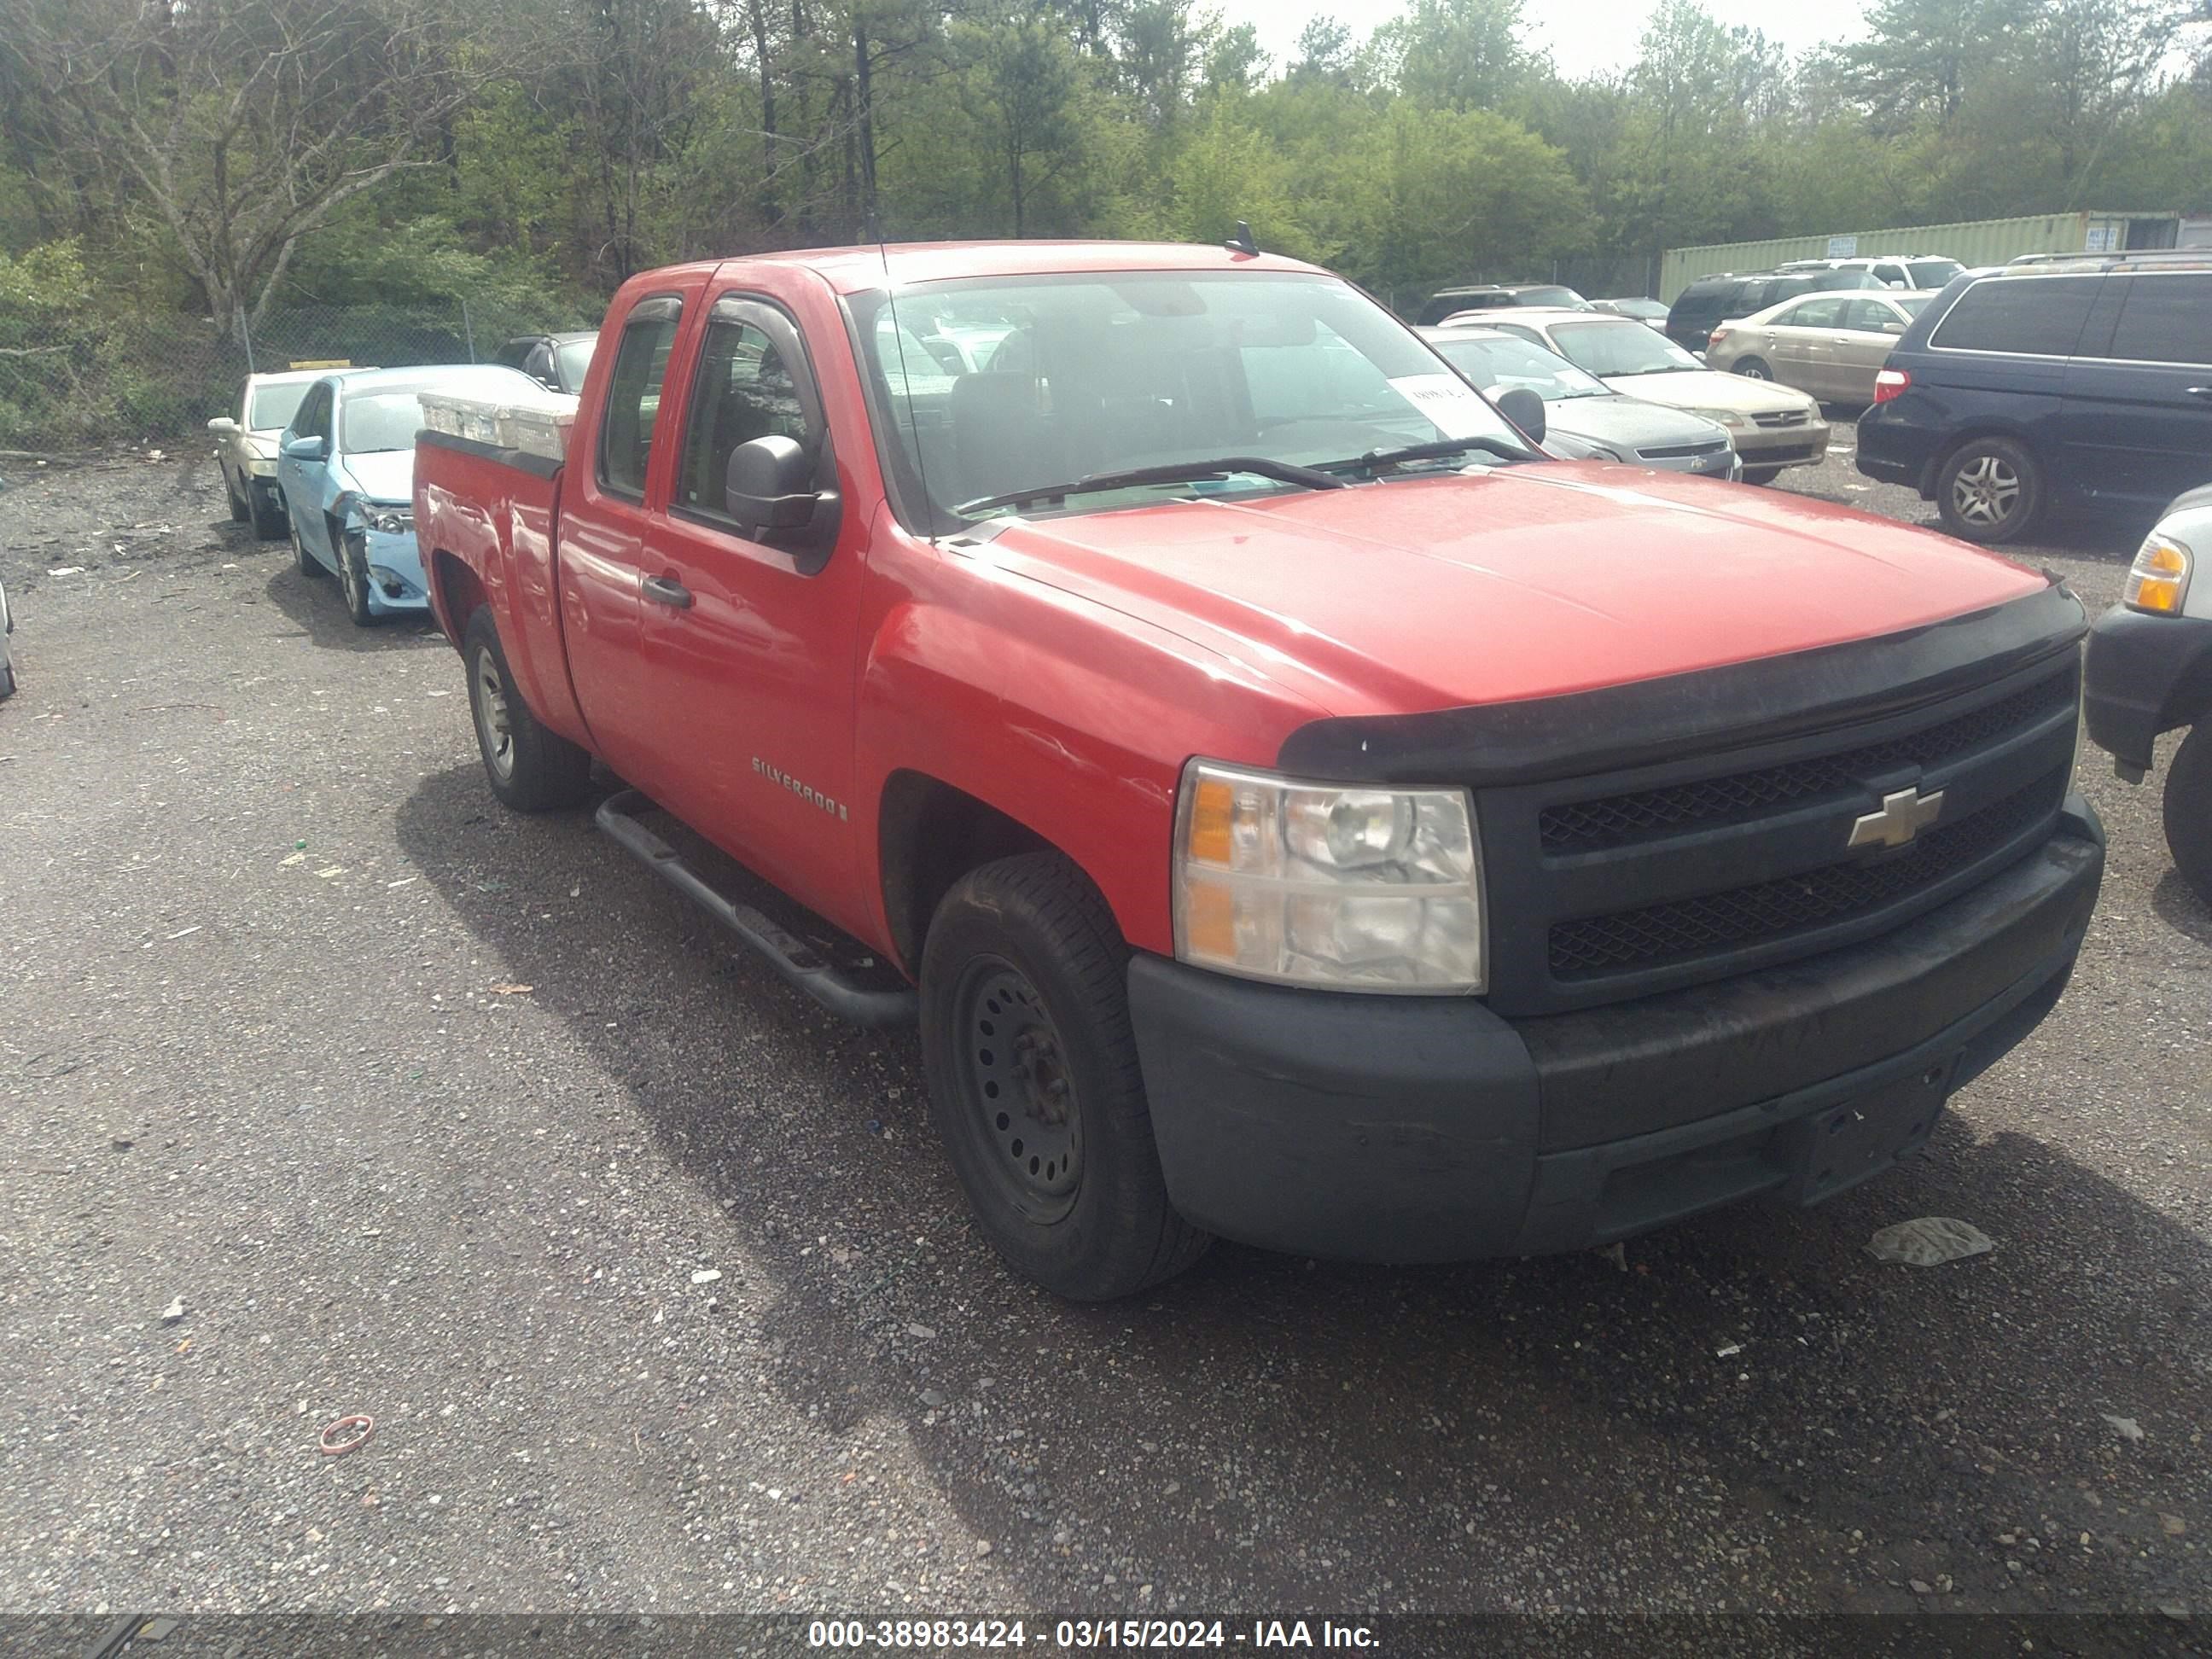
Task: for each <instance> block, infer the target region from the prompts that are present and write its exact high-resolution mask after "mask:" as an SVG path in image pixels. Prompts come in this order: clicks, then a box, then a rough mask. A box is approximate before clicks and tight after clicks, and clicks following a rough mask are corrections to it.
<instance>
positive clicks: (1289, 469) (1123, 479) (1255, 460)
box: [952, 455, 1344, 517]
mask: <svg viewBox="0 0 2212 1659" xmlns="http://www.w3.org/2000/svg"><path fill="white" fill-rule="evenodd" d="M1239 472H1249V473H1251V474H1252V475H1253V476H1254V477H1261V478H1272V479H1273V480H1274V481H1275V482H1276V483H1287V484H1301V485H1303V486H1304V487H1305V488H1306V489H1343V488H1344V480H1343V479H1341V478H1339V477H1334V475H1332V474H1330V473H1327V472H1322V471H1316V469H1315V468H1313V467H1310V466H1300V465H1297V462H1295V461H1271V460H1269V459H1267V458H1266V457H1265V456H1262V455H1225V456H1223V457H1222V458H1221V459H1219V460H1214V461H1169V462H1165V463H1164V464H1163V465H1158V466H1133V467H1129V468H1127V469H1126V470H1125V471H1120V472H1094V473H1092V474H1091V476H1090V477H1087V478H1078V479H1077V480H1076V481H1075V482H1074V483H1059V484H1037V485H1036V486H1034V487H1032V488H1030V489H1010V490H1008V491H1006V494H1005V495H983V496H979V497H978V498H977V499H976V500H975V501H963V502H961V503H960V504H959V505H958V506H957V507H954V508H953V509H952V510H953V511H954V512H955V513H960V514H962V515H963V517H964V516H967V515H969V514H973V513H987V512H989V511H990V510H991V508H993V507H1020V506H1022V505H1023V504H1024V502H1028V501H1056V500H1058V499H1059V498H1060V497H1061V496H1064V495H1095V494H1097V492H1098V491H1100V490H1103V489H1135V488H1137V487H1138V486H1139V485H1140V484H1156V483H1198V482H1199V481H1200V479H1204V478H1226V477H1231V476H1233V475H1235V474H1237V473H1239Z"/></svg>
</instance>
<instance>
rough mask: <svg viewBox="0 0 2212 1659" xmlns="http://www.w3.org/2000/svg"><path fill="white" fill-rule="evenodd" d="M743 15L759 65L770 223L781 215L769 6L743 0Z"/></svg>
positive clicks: (763, 199) (764, 194) (763, 198)
mask: <svg viewBox="0 0 2212 1659" xmlns="http://www.w3.org/2000/svg"><path fill="white" fill-rule="evenodd" d="M745 14H746V17H747V19H748V21H750V23H751V24H752V29H753V57H754V58H755V59H756V60H757V62H758V64H759V65H760V94H761V187H760V197H759V200H760V215H761V217H762V218H763V220H764V221H766V222H768V223H769V224H774V223H775V222H776V221H777V220H778V219H780V218H781V217H782V215H781V212H780V211H779V210H778V209H777V207H776V191H775V148H776V146H775V71H774V70H773V68H772V66H771V65H770V64H769V55H768V8H767V7H766V5H764V4H763V0H745Z"/></svg>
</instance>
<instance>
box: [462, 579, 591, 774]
mask: <svg viewBox="0 0 2212 1659" xmlns="http://www.w3.org/2000/svg"><path fill="white" fill-rule="evenodd" d="M461 662H462V665H463V666H464V667H465V669H466V670H467V671H468V679H469V717H470V720H471V724H472V725H474V726H475V727H476V730H477V753H478V754H479V755H481V756H482V757H483V769H484V777H485V779H486V780H487V781H489V783H490V784H491V792H492V793H493V794H495V795H496V796H498V797H499V799H500V804H501V805H504V806H510V807H512V808H513V809H514V810H515V811H518V812H552V811H559V810H560V809H561V808H562V807H567V806H574V805H578V804H579V803H580V802H581V801H582V800H583V799H585V798H586V796H588V795H589V794H590V793H591V792H592V757H591V756H590V754H589V753H587V752H586V750H581V749H579V748H578V747H577V746H576V745H575V744H573V743H570V742H569V741H568V738H564V737H562V736H561V735H560V734H559V733H558V732H549V731H547V730H546V729H545V728H544V726H540V725H539V724H538V717H537V716H536V715H535V714H532V713H531V712H530V705H529V704H528V703H526V702H523V700H522V694H521V693H520V691H518V690H515V688H514V676H513V674H512V673H510V672H509V671H508V670H507V653H506V652H504V651H502V650H501V648H500V643H499V627H498V624H497V623H494V622H493V621H492V616H491V611H490V608H489V606H485V605H478V606H477V610H476V614H475V615H473V616H471V617H470V618H469V625H468V627H467V629H465V631H464V632H463V634H462V635H461Z"/></svg>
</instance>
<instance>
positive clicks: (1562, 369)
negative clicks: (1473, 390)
mask: <svg viewBox="0 0 2212 1659" xmlns="http://www.w3.org/2000/svg"><path fill="white" fill-rule="evenodd" d="M1429 343H1430V344H1431V345H1433V346H1434V347H1436V349H1437V356H1440V357H1442V358H1443V360H1444V361H1445V362H1448V363H1449V364H1450V365H1451V366H1452V367H1453V368H1455V369H1457V370H1459V372H1460V373H1461V374H1464V375H1466V376H1467V378H1468V380H1473V381H1474V383H1475V384H1476V385H1477V386H1480V387H1481V388H1482V389H1483V390H1484V391H1485V392H1510V391H1511V390H1512V389H1513V388H1514V387H1515V386H1527V387H1528V390H1529V391H1531V392H1534V393H1535V394H1536V395H1537V396H1538V397H1539V398H1542V399H1543V400H1544V401H1545V402H1546V403H1547V404H1556V403H1563V402H1565V400H1566V399H1568V398H1607V397H1611V396H1612V395H1613V392H1612V389H1611V388H1610V387H1608V386H1607V385H1606V383H1605V382H1604V381H1602V380H1596V379H1594V378H1593V377H1592V376H1590V375H1588V374H1584V373H1583V371H1582V370H1581V369H1579V368H1576V367H1575V366H1574V365H1573V364H1572V363H1571V362H1568V361H1567V360H1566V359H1565V358H1564V357H1561V356H1557V355H1555V354H1553V353H1552V352H1549V351H1547V350H1545V349H1543V347H1541V346H1534V345H1530V344H1529V343H1528V342H1527V341H1526V340H1514V339H1509V338H1507V337H1504V336H1503V335H1498V336H1494V337H1474V338H1468V337H1461V338H1459V339H1456V340H1453V339H1443V340H1431V341H1430V342H1429Z"/></svg>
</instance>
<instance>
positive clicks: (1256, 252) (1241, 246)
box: [1222, 219, 1260, 259]
mask: <svg viewBox="0 0 2212 1659" xmlns="http://www.w3.org/2000/svg"><path fill="white" fill-rule="evenodd" d="M1222 246H1224V247H1225V248H1227V249H1228V250H1229V251H1230V252H1231V253H1234V254H1237V255H1239V256H1241V257H1243V258H1247V259H1256V258H1259V257H1260V245H1259V244H1258V243H1257V242H1255V241H1254V240H1252V227H1251V226H1249V225H1248V224H1246V223H1245V222H1243V220H1242V219H1239V220H1238V221H1237V234H1235V235H1234V236H1232V237H1231V238H1230V239H1229V240H1227V241H1225V242H1224V243H1223V244H1222Z"/></svg>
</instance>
